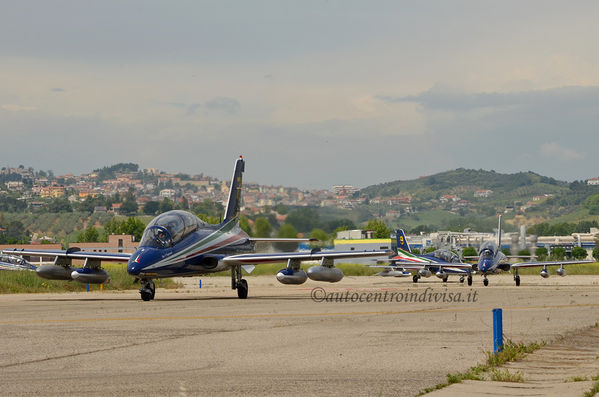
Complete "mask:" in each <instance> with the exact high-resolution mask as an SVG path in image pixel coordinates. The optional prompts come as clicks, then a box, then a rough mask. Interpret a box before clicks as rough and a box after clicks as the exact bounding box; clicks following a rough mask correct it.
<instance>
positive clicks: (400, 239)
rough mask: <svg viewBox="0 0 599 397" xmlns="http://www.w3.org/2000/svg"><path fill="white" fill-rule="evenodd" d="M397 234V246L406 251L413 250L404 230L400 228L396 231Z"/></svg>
mask: <svg viewBox="0 0 599 397" xmlns="http://www.w3.org/2000/svg"><path fill="white" fill-rule="evenodd" d="M396 236H397V248H398V249H399V248H401V249H402V250H404V251H408V252H410V253H411V252H412V250H411V249H410V244H408V240H407V239H406V235H405V234H404V232H403V229H398V230H397V232H396Z"/></svg>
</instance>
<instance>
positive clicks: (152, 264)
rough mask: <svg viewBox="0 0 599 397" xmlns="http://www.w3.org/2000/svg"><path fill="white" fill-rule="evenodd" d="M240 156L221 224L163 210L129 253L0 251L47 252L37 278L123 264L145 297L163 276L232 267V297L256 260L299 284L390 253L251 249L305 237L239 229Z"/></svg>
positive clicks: (104, 277) (100, 274)
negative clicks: (343, 264) (344, 263)
mask: <svg viewBox="0 0 599 397" xmlns="http://www.w3.org/2000/svg"><path fill="white" fill-rule="evenodd" d="M244 169H245V161H244V160H243V158H241V157H240V158H239V159H237V161H236V162H235V168H234V171H233V180H232V182H231V189H230V192H229V199H228V202H227V207H226V210H225V217H224V220H223V222H222V223H220V224H218V225H210V224H207V223H205V222H204V221H202V220H200V219H198V218H197V217H196V216H195V215H193V214H191V213H189V212H185V211H177V210H175V211H168V212H165V213H163V214H161V215H158V216H157V217H156V218H154V219H153V220H152V221H151V222H150V223H149V224H148V226H147V227H146V229H145V231H144V234H143V236H142V238H141V241H140V243H139V247H138V249H137V250H136V251H135V252H134V253H133V254H129V253H118V252H115V253H101V252H84V251H81V250H80V249H79V248H75V247H73V248H69V249H68V250H66V251H59V250H47V251H44V250H21V249H10V250H3V252H4V253H7V254H12V255H20V256H28V255H29V256H50V257H54V258H55V260H54V264H51V265H42V266H40V267H38V268H37V269H36V272H37V274H38V275H39V276H40V277H43V278H46V279H52V280H76V281H79V282H82V283H96V284H101V283H104V282H106V281H108V280H109V278H110V276H109V274H108V273H107V272H106V271H105V270H104V269H102V267H101V263H102V262H103V261H112V262H127V272H128V273H129V274H130V275H131V276H133V277H135V278H136V279H138V280H139V281H140V283H141V288H140V290H139V292H140V294H141V298H142V299H143V300H144V301H149V300H152V299H154V294H155V290H156V287H155V285H154V281H153V280H154V279H157V278H163V277H181V276H199V275H203V274H207V273H215V272H221V271H225V270H230V271H231V287H232V289H236V290H237V296H238V297H239V298H241V299H245V298H247V296H248V283H247V281H246V280H245V279H243V278H242V272H241V269H242V268H243V269H244V270H245V271H247V272H251V271H252V270H253V269H254V265H255V264H259V263H277V262H285V261H286V262H287V267H286V268H285V269H282V270H281V271H279V273H278V274H277V276H276V277H277V280H278V281H279V282H281V283H283V284H302V283H304V282H305V281H306V280H307V279H308V278H310V279H311V280H315V281H326V282H337V281H340V280H341V279H342V278H343V273H342V272H341V270H339V269H338V268H335V267H334V260H335V259H341V258H360V257H375V256H384V255H389V252H388V251H346V252H343V251H329V252H320V251H316V250H313V251H311V252H293V253H263V254H259V253H254V246H255V244H256V243H257V242H261V241H266V242H299V241H309V239H280V238H252V237H249V236H248V235H247V234H246V233H245V232H244V231H243V230H242V229H241V228H240V227H239V212H240V206H241V190H242V182H241V180H242V174H243V172H244ZM73 259H76V260H84V261H85V262H84V265H83V267H81V268H73V267H72V261H73ZM315 260H319V261H320V265H318V266H312V267H310V268H309V269H308V271H307V272H305V271H304V270H302V269H301V268H300V264H301V262H302V261H315Z"/></svg>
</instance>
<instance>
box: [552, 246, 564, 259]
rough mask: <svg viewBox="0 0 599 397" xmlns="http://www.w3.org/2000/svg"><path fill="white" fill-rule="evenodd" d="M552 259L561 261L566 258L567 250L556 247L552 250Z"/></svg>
mask: <svg viewBox="0 0 599 397" xmlns="http://www.w3.org/2000/svg"><path fill="white" fill-rule="evenodd" d="M551 257H552V258H553V259H555V260H556V261H561V260H563V259H564V258H565V257H566V249H565V248H564V247H555V248H554V249H552V250H551Z"/></svg>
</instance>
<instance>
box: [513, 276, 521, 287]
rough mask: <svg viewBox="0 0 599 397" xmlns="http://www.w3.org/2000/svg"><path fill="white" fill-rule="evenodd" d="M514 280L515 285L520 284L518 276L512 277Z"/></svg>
mask: <svg viewBox="0 0 599 397" xmlns="http://www.w3.org/2000/svg"><path fill="white" fill-rule="evenodd" d="M514 281H516V287H519V286H520V276H516V277H514Z"/></svg>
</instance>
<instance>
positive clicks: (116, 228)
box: [104, 217, 146, 241]
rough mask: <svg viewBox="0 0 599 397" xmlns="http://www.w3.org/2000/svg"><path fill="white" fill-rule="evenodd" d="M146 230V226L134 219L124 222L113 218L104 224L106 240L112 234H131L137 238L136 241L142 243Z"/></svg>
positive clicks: (130, 218)
mask: <svg viewBox="0 0 599 397" xmlns="http://www.w3.org/2000/svg"><path fill="white" fill-rule="evenodd" d="M145 228H146V225H145V224H144V223H143V222H142V221H141V220H139V219H137V218H134V217H129V218H127V219H126V220H123V221H118V220H117V219H116V218H112V219H111V220H110V221H108V222H106V223H105V224H104V234H105V238H106V240H107V239H108V236H109V235H111V234H131V235H133V236H134V237H135V240H136V241H140V240H141V236H142V235H143V232H144V230H145Z"/></svg>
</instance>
